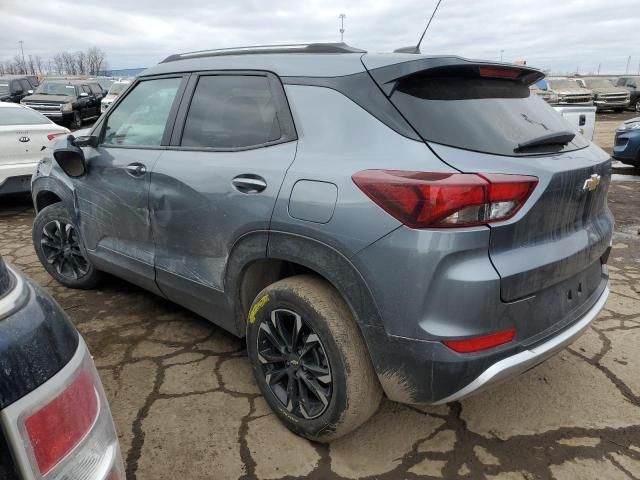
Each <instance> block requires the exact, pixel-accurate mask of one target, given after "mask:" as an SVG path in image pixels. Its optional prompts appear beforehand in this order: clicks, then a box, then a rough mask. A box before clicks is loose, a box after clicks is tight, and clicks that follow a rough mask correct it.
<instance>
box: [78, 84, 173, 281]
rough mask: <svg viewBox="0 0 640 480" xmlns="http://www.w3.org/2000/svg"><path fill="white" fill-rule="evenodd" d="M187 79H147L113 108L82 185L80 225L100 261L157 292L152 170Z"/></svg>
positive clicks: (87, 152)
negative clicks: (152, 212) (152, 219)
mask: <svg viewBox="0 0 640 480" xmlns="http://www.w3.org/2000/svg"><path fill="white" fill-rule="evenodd" d="M184 82H185V80H183V78H182V77H172V78H161V79H151V80H145V81H141V82H139V83H138V84H137V85H136V86H135V87H134V88H133V89H132V90H131V91H130V92H129V93H128V94H127V96H126V97H125V98H123V99H122V101H121V102H120V103H119V104H118V105H117V106H116V107H115V108H113V109H111V110H109V114H108V116H107V118H106V119H105V120H104V121H103V122H102V128H99V130H100V134H99V139H100V140H99V145H98V147H97V148H91V147H85V149H84V151H85V156H86V158H87V163H88V173H87V175H86V176H85V177H84V178H83V181H82V182H78V183H77V184H76V192H77V198H78V209H79V217H80V218H79V220H80V221H79V224H80V229H81V232H82V235H83V238H84V242H85V245H86V248H87V249H88V251H89V254H90V256H91V257H92V259H93V261H94V263H95V264H96V266H97V267H98V268H100V269H102V270H106V271H109V272H111V273H114V274H116V275H119V276H121V277H123V278H125V279H127V280H129V281H131V282H133V283H136V284H138V285H140V286H142V287H144V288H147V289H149V290H152V291H155V292H157V293H159V291H158V289H157V287H156V284H155V278H154V277H155V274H154V267H153V263H154V261H153V255H154V245H153V241H152V237H151V227H150V221H149V184H150V172H151V170H152V168H153V166H154V164H155V162H156V161H157V159H158V157H159V155H160V152H161V151H162V150H161V147H162V145H163V144H166V143H168V141H169V137H170V130H171V126H172V124H173V120H172V119H173V118H174V116H175V110H176V108H177V104H178V102H179V98H178V97H179V96H180V94H179V92H180V91H181V87H182V86H183V83H184ZM96 134H98V133H97V132H96Z"/></svg>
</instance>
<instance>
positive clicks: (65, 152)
mask: <svg viewBox="0 0 640 480" xmlns="http://www.w3.org/2000/svg"><path fill="white" fill-rule="evenodd" d="M78 138H83V137H78ZM75 140H76V139H75V138H74V137H73V135H69V136H68V137H67V144H66V146H64V147H61V148H56V149H55V151H54V152H53V158H55V159H56V162H57V163H58V165H60V168H62V170H63V171H64V173H66V174H67V175H69V176H70V177H73V178H77V177H81V176H83V175H84V174H85V173H86V172H87V162H86V161H85V158H84V153H83V152H82V149H81V148H80V147H79V146H77V145H76V144H75Z"/></svg>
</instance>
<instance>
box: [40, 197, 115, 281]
mask: <svg viewBox="0 0 640 480" xmlns="http://www.w3.org/2000/svg"><path fill="white" fill-rule="evenodd" d="M54 219H62V220H65V221H66V222H67V223H70V224H71V225H73V226H74V228H76V231H78V228H77V226H76V225H75V224H74V223H73V222H72V221H71V215H69V212H68V211H67V209H66V208H64V206H63V205H62V203H54V204H52V205H49V206H47V207H45V208H43V209H42V210H40V212H38V214H37V215H36V218H35V220H34V221H33V228H32V231H31V237H32V240H33V248H34V250H35V251H36V255H37V256H38V259H39V260H40V263H41V264H42V266H43V267H44V269H45V270H46V271H47V273H49V275H51V276H52V277H53V278H54V279H55V280H56V281H57V282H58V283H60V284H62V285H64V286H65V287H68V288H76V289H80V290H91V289H93V288H95V287H96V286H98V284H99V283H100V281H101V280H102V277H103V273H102V272H101V271H100V270H97V269H96V268H95V267H94V266H93V265H92V264H91V262H89V271H88V273H87V274H86V275H84V276H83V277H82V278H79V279H78V280H72V279H67V278H64V277H61V276H60V275H58V274H57V272H55V270H54V269H53V267H51V266H50V265H48V264H47V261H46V259H45V257H44V254H43V252H42V251H41V249H40V247H39V244H40V235H41V233H40V232H42V228H43V227H44V226H45V224H46V223H47V222H50V221H51V220H54ZM78 235H80V232H79V231H78ZM80 248H81V249H82V250H83V253H84V255H85V257H86V252H85V251H84V245H83V244H82V237H80Z"/></svg>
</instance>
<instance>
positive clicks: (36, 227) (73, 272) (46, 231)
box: [32, 203, 102, 289]
mask: <svg viewBox="0 0 640 480" xmlns="http://www.w3.org/2000/svg"><path fill="white" fill-rule="evenodd" d="M32 238H33V247H34V249H35V251H36V254H37V255H38V258H39V259H40V262H41V263H42V266H43V267H44V269H45V270H46V271H47V272H48V273H49V275H51V276H52V277H53V278H55V279H56V280H57V281H58V282H60V283H61V284H62V285H64V286H65V287H70V288H80V289H90V288H94V287H95V286H96V285H97V284H98V283H99V281H100V279H101V276H102V272H100V271H99V270H96V268H95V267H94V266H93V264H92V263H91V261H90V260H89V259H88V258H87V254H86V252H85V249H84V246H83V245H82V242H81V239H80V233H79V232H78V229H77V228H76V226H75V225H74V224H73V222H72V221H71V217H70V215H69V213H68V212H67V210H66V209H65V208H64V207H63V206H62V204H61V203H55V204H53V205H49V206H48V207H45V208H43V209H42V210H41V211H40V212H39V213H38V215H37V216H36V219H35V221H34V222H33V231H32Z"/></svg>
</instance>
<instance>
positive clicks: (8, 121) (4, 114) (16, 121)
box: [0, 107, 51, 127]
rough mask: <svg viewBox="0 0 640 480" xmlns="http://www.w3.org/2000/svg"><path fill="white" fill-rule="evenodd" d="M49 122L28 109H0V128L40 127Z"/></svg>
mask: <svg viewBox="0 0 640 480" xmlns="http://www.w3.org/2000/svg"><path fill="white" fill-rule="evenodd" d="M46 123H51V121H50V120H49V119H48V118H47V117H45V116H44V115H41V114H40V113H38V112H35V111H33V110H31V109H30V108H21V107H6V108H0V126H3V127H6V126H8V125H40V124H46Z"/></svg>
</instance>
